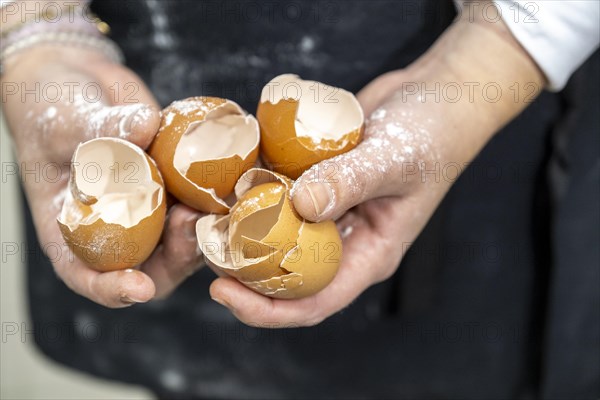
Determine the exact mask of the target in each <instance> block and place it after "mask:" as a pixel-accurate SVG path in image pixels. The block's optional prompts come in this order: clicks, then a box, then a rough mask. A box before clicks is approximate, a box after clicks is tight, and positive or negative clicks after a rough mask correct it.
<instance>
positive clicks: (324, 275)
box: [196, 168, 342, 299]
mask: <svg viewBox="0 0 600 400" xmlns="http://www.w3.org/2000/svg"><path fill="white" fill-rule="evenodd" d="M291 187H292V181H291V180H290V179H289V178H287V177H285V176H282V175H280V174H277V173H273V172H271V171H268V170H264V169H259V168H253V169H251V170H249V171H247V172H246V173H245V174H244V175H242V177H241V178H240V180H239V181H238V183H237V184H236V186H235V194H236V196H237V198H238V201H237V203H236V204H235V205H234V206H233V207H232V208H231V211H230V213H229V214H228V215H225V216H220V215H207V216H205V217H202V218H200V219H199V220H198V223H197V224H196V233H197V236H198V243H199V245H200V248H201V250H202V252H203V253H204V256H205V258H206V260H207V263H208V264H209V265H211V266H212V267H213V269H215V270H216V272H217V273H219V274H221V275H223V274H222V273H225V274H227V275H229V276H232V277H234V278H236V279H238V280H239V281H240V282H242V283H243V284H244V285H246V286H247V287H249V288H251V289H253V290H254V291H256V292H258V293H261V294H264V295H266V296H269V297H274V298H281V299H296V298H301V297H306V296H310V295H313V294H315V293H317V292H318V291H320V290H321V289H323V288H324V287H325V286H327V285H328V284H329V283H330V282H331V281H332V280H333V278H334V276H335V274H336V273H337V270H338V267H339V263H340V257H341V251H342V243H341V239H340V235H339V233H338V231H337V227H336V225H335V223H334V222H333V221H324V222H319V223H311V222H308V221H305V220H303V219H302V218H301V217H300V216H299V215H298V214H297V213H296V211H295V210H294V207H293V204H292V201H291V198H290V190H291Z"/></svg>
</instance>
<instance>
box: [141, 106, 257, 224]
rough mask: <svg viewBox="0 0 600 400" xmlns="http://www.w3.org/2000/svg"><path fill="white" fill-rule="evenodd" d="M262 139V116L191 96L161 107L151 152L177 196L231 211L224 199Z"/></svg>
mask: <svg viewBox="0 0 600 400" xmlns="http://www.w3.org/2000/svg"><path fill="white" fill-rule="evenodd" d="M259 141H260V134H259V128H258V122H257V121H256V119H255V118H254V117H253V116H251V115H247V114H246V113H245V112H244V110H242V109H241V108H240V107H239V106H238V105H237V104H236V103H234V102H232V101H230V100H226V99H220V98H214V97H193V98H189V99H186V100H181V101H176V102H173V103H172V104H171V105H169V106H168V107H167V108H166V109H165V110H164V111H163V120H162V123H161V127H160V129H159V132H158V135H157V137H156V138H155V140H154V142H153V143H152V145H151V146H150V155H151V156H152V157H153V158H154V159H155V160H156V162H157V164H158V167H159V169H160V170H161V172H162V173H163V176H164V178H165V182H166V185H167V190H168V191H169V192H170V193H171V194H173V195H174V196H175V197H176V198H177V199H178V200H179V201H181V202H182V203H184V204H187V205H188V206H190V207H192V208H195V209H197V210H200V211H204V212H213V213H219V214H224V213H227V212H228V211H229V204H228V203H227V202H226V201H225V199H226V198H227V196H229V195H230V194H231V192H232V191H233V187H234V185H235V183H236V182H237V180H238V178H239V176H240V175H241V174H242V173H244V172H245V171H246V170H248V169H249V168H251V167H252V166H253V164H254V162H255V161H256V158H257V157H258V146H259Z"/></svg>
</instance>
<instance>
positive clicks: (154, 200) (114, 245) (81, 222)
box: [58, 137, 166, 272]
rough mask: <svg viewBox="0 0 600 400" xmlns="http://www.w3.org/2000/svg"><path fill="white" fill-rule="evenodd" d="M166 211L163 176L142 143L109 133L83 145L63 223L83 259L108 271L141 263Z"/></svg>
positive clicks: (74, 162) (64, 231) (75, 156)
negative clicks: (138, 144)
mask: <svg viewBox="0 0 600 400" xmlns="http://www.w3.org/2000/svg"><path fill="white" fill-rule="evenodd" d="M165 213H166V202H165V190H164V186H163V181H162V178H161V176H160V173H159V172H158V169H157V168H156V165H155V164H154V162H153V161H152V160H151V159H150V157H148V156H147V155H146V153H144V151H143V150H142V149H140V148H139V147H137V146H136V145H134V144H132V143H130V142H128V141H126V140H122V139H117V138H108V137H104V138H97V139H92V140H90V141H87V142H85V143H82V144H80V145H79V146H78V147H77V149H76V150H75V153H74V154H73V159H72V163H71V177H70V181H69V187H68V189H67V191H66V194H65V201H64V203H63V207H62V210H61V213H60V215H59V217H58V225H59V228H60V231H61V233H62V235H63V237H64V239H65V241H66V243H67V245H68V246H69V248H70V249H71V250H72V251H73V253H74V254H75V255H76V256H77V257H78V258H79V259H81V260H83V261H84V262H85V263H86V264H88V265H89V266H90V267H91V268H93V269H95V270H97V271H102V272H104V271H113V270H119V269H127V268H132V267H135V266H137V265H139V264H141V263H142V262H144V261H145V260H146V259H147V258H148V257H149V256H150V254H152V251H154V248H155V247H156V245H157V243H158V241H159V239H160V236H161V233H162V230H163V226H164V222H165Z"/></svg>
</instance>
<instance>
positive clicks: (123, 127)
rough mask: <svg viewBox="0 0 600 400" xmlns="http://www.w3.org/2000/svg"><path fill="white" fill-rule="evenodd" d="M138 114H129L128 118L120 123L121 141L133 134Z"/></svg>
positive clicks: (122, 119)
mask: <svg viewBox="0 0 600 400" xmlns="http://www.w3.org/2000/svg"><path fill="white" fill-rule="evenodd" d="M136 114H137V110H136V111H134V112H132V113H131V114H129V115H128V116H127V117H126V118H121V121H120V122H119V137H120V138H121V139H127V138H128V137H129V135H131V133H132V132H133V124H134V122H135V116H136Z"/></svg>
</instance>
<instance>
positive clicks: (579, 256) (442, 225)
mask: <svg viewBox="0 0 600 400" xmlns="http://www.w3.org/2000/svg"><path fill="white" fill-rule="evenodd" d="M250 3H252V4H254V5H258V6H259V7H262V10H263V11H261V12H260V13H259V14H260V18H254V17H252V15H255V14H249V13H250V12H251V11H252V10H250V9H249V8H247V9H245V10H246V11H244V8H243V7H250V6H247V4H250ZM274 3H276V4H277V5H274ZM219 4H225V5H224V6H219ZM244 4H246V6H244ZM94 7H95V10H96V11H97V12H98V13H99V14H100V16H101V17H103V18H104V19H106V20H107V21H108V22H109V23H110V24H111V25H112V27H113V33H114V38H115V40H116V41H117V42H118V43H119V45H120V46H121V47H122V48H123V49H124V51H125V54H126V56H127V60H128V62H129V65H130V66H131V67H132V68H133V69H134V70H135V71H137V72H138V73H139V74H140V75H141V76H142V77H143V78H144V80H145V81H146V82H147V83H148V85H149V86H150V88H151V90H152V91H153V92H154V93H155V94H156V95H157V97H158V99H159V101H160V102H161V103H163V104H167V103H168V102H170V101H172V100H174V99H179V98H184V97H186V96H191V95H198V94H210V95H220V96H225V97H230V98H232V99H234V100H236V101H238V102H239V103H240V104H241V105H242V106H243V107H245V108H246V109H247V110H248V111H250V112H254V111H255V108H256V103H257V100H258V95H259V90H260V88H262V86H263V85H264V84H265V83H266V82H267V81H268V80H270V79H271V78H272V77H273V76H275V75H277V74H279V73H283V72H295V73H298V74H300V75H301V76H303V77H305V78H310V79H316V80H319V81H323V82H327V83H331V84H334V85H338V86H342V87H345V88H348V89H350V90H354V91H356V90H359V89H360V88H361V87H362V86H363V85H364V84H366V83H367V82H369V81H370V80H371V79H373V78H375V77H376V76H377V75H379V74H381V73H383V72H386V71H389V70H392V69H397V68H401V67H403V66H406V65H408V64H409V63H410V62H411V61H413V60H414V59H415V58H417V57H418V56H419V55H420V54H422V53H423V52H424V51H425V50H426V49H427V48H428V47H429V46H430V45H431V43H433V41H434V40H435V38H437V37H438V36H439V35H440V34H441V32H442V30H443V29H444V28H445V27H446V26H447V25H448V24H449V23H450V22H451V20H452V18H453V16H454V11H453V8H452V7H453V5H452V2H451V1H438V0H431V1H423V2H414V1H316V2H310V1H279V2H264V1H257V2H232V1H226V2H220V1H218V2H217V1H155V2H152V1H108V0H103V1H102V2H95V3H94ZM157 7H158V8H157ZM219 7H225V8H219ZM269 7H271V8H269ZM293 9H295V10H296V14H292V13H293V12H294V11H293ZM215 10H217V11H215ZM219 10H221V11H219ZM231 10H233V11H231ZM269 10H270V11H269ZM278 10H279V11H278ZM297 10H301V11H300V14H298V11H297ZM315 10H317V11H315ZM215 12H216V14H215ZM244 12H246V13H248V14H244ZM161 15H162V16H161ZM244 15H246V16H244ZM298 15H301V16H300V17H298ZM315 15H317V17H315ZM164 16H166V17H167V19H166V22H165V20H164ZM597 73H598V54H596V55H594V57H593V60H592V61H590V62H588V63H587V65H586V67H585V68H582V70H581V71H580V72H579V73H578V74H579V78H578V79H576V80H574V82H573V83H572V84H571V85H570V86H569V87H568V88H567V89H566V90H565V92H564V93H562V94H560V95H557V94H548V93H546V94H544V95H542V96H541V97H540V98H539V99H538V100H537V101H536V102H535V103H534V104H532V105H531V107H530V108H528V109H527V110H526V111H525V112H524V113H523V114H522V115H521V116H520V117H518V118H517V119H516V120H515V121H514V122H513V123H511V124H510V125H509V126H507V127H506V128H505V129H504V130H503V131H502V132H501V133H499V134H498V135H497V136H496V137H495V138H494V139H493V140H492V141H491V142H490V143H489V145H488V146H486V148H485V149H484V150H483V151H482V153H481V154H480V155H479V157H477V159H476V160H475V161H474V162H473V164H472V165H470V166H469V167H468V168H467V169H466V170H465V172H464V174H463V175H462V176H461V178H460V179H459V180H458V181H457V182H456V184H455V185H454V187H453V188H452V190H451V191H450V193H449V194H448V196H447V197H446V199H445V200H444V201H443V203H442V204H441V206H440V207H439V209H438V211H437V212H436V213H435V215H434V216H433V218H432V220H431V221H430V223H429V224H428V226H427V227H426V228H425V230H424V231H423V233H422V234H421V235H420V237H419V238H418V239H417V241H416V243H415V244H414V246H413V247H412V248H411V250H410V251H409V253H408V254H407V256H406V258H405V260H404V261H403V262H402V264H401V266H400V267H399V269H398V271H397V273H396V274H395V275H394V276H393V277H392V278H391V279H389V280H388V281H386V282H384V283H381V284H379V285H376V286H374V287H372V288H370V289H369V290H367V291H366V292H365V293H364V294H363V295H362V296H361V297H360V298H359V299H358V300H357V301H355V302H354V303H353V304H352V305H351V306H350V307H348V308H347V309H346V310H344V311H343V312H341V313H339V314H337V315H335V316H333V317H332V318H330V319H328V320H327V321H326V322H324V323H323V324H321V325H319V326H317V327H314V328H303V329H287V330H276V331H272V330H261V329H255V328H249V327H246V326H243V325H242V324H240V323H239V322H237V321H236V320H235V319H234V318H233V317H232V316H231V315H230V314H229V313H228V312H227V311H226V310H225V309H224V308H222V307H221V306H219V305H218V304H216V303H214V302H212V301H211V300H210V299H209V296H208V285H209V284H210V281H211V280H212V279H213V278H214V276H213V274H212V273H211V272H210V271H208V270H203V271H201V272H199V273H198V274H196V275H195V276H193V277H191V278H190V279H189V280H188V281H186V282H185V283H184V284H183V285H182V286H181V287H180V288H179V289H178V290H177V291H176V292H175V293H174V294H173V296H171V297H170V298H169V299H168V300H165V301H160V302H151V303H149V304H145V305H137V306H135V307H132V308H129V309H124V310H108V309H104V308H102V307H100V306H97V305H95V304H92V303H91V302H89V301H88V300H85V299H83V298H81V297H79V296H77V295H75V294H73V293H71V292H70V291H69V290H68V289H67V288H66V287H65V286H64V285H63V284H62V283H60V282H59V281H58V280H57V279H56V278H55V276H54V273H53V272H52V268H51V265H50V264H49V263H48V261H47V260H45V259H35V260H30V263H29V277H30V279H29V293H30V297H31V302H30V304H31V314H32V318H33V321H34V323H35V326H36V332H37V335H36V341H37V343H38V345H39V346H40V348H41V349H42V350H43V351H44V352H45V353H46V354H47V355H48V356H50V357H52V358H54V359H55V360H57V361H59V362H61V363H64V364H66V365H70V366H72V367H75V368H78V369H82V370H85V371H88V372H90V373H93V374H96V375H100V376H103V377H107V378H111V379H117V380H123V381H127V382H134V383H140V384H143V385H145V386H147V387H149V388H151V389H152V390H154V391H155V392H156V393H157V394H159V395H160V396H161V397H163V398H172V399H175V398H205V399H209V398H210V399H212V398H221V399H235V398H239V399H241V398H278V399H279V398H343V399H347V398H395V399H399V398H406V399H417V398H419V399H436V398H438V399H442V398H444V399H447V398H453V399H458V398H461V399H465V398H471V399H482V398H486V399H491V398H497V399H507V398H513V399H528V398H536V397H538V396H544V397H545V398H576V397H580V398H595V397H598V395H599V394H600V393H599V390H598V384H599V373H598V357H597V356H598V350H599V345H598V332H599V328H598V285H597V283H598V268H599V265H598V243H599V241H598V232H597V229H598V226H599V223H598V222H599V221H598V207H599V206H598V205H599V204H600V201H599V199H598V183H599V177H598V167H599V164H598V161H599V154H598V151H599V149H598V133H599V132H598V125H597V118H596V117H597V115H598V104H599V102H598V81H597V77H596V78H592V77H591V76H592V75H594V74H595V75H596V76H597V75H598V74H597ZM594 79H595V80H594ZM555 128H556V129H555ZM553 131H557V132H558V131H560V132H562V133H560V134H559V133H555V135H554V136H553V135H552V132H553ZM557 137H561V138H562V140H558V139H556V138H557ZM551 139H555V140H551ZM557 141H558V142H561V143H563V142H564V143H569V144H568V145H567V146H566V147H564V149H565V151H564V152H563V151H559V150H557V148H558V147H559V146H558V145H557ZM563 153H564V154H563ZM558 156H561V157H568V160H569V164H568V168H567V167H565V166H562V167H561V168H559V170H560V171H561V173H562V176H563V178H564V179H563V180H562V181H567V182H568V184H566V185H563V187H562V189H561V190H559V192H560V195H558V196H551V193H555V192H557V190H556V185H555V182H556V181H557V180H556V179H555V178H552V179H551V180H549V178H548V173H549V171H550V170H554V169H556V168H554V167H551V166H552V165H554V164H555V163H554V160H555V159H556V157H558ZM551 160H552V162H551ZM449 173H450V171H449ZM555 175H556V174H554V173H553V175H552V176H555ZM442 176H443V175H442ZM446 177H448V175H446ZM552 199H555V200H552ZM28 221H29V222H28V234H29V240H30V242H32V243H35V236H34V233H33V227H32V225H31V221H30V220H28ZM398 245H404V244H401V243H399V244H398ZM34 254H35V253H34ZM55 325H57V326H64V327H65V328H64V329H68V331H69V334H68V335H62V336H60V337H59V338H58V339H57V338H55V337H54V336H51V337H50V336H49V335H48V334H45V333H44V332H45V330H48V327H52V326H55Z"/></svg>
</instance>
